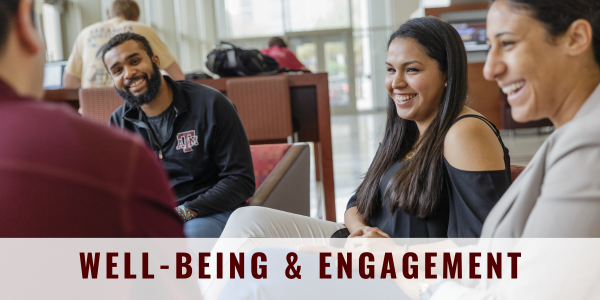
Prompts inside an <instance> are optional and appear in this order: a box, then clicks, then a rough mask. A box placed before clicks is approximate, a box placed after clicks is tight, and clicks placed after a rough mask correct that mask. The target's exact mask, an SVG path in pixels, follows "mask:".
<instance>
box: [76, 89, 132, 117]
mask: <svg viewBox="0 0 600 300" xmlns="http://www.w3.org/2000/svg"><path fill="white" fill-rule="evenodd" d="M123 103H124V102H123V99H121V97H119V94H117V92H116V91H115V88H114V87H104V88H91V89H80V90H79V106H80V107H81V114H82V115H83V117H84V118H87V119H90V120H94V121H96V122H99V123H102V124H104V125H108V121H109V120H110V115H111V114H112V113H113V112H114V111H115V110H116V109H117V108H119V106H121V105H122V104H123Z"/></svg>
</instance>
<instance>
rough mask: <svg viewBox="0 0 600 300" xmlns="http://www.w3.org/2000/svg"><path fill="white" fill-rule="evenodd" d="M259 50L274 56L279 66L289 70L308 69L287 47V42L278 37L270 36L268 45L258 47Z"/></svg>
mask: <svg viewBox="0 0 600 300" xmlns="http://www.w3.org/2000/svg"><path fill="white" fill-rule="evenodd" d="M260 52H261V53H262V54H266V55H268V56H270V57H272V58H274V59H275V60H276V61H277V63H279V68H287V69H289V70H290V71H310V70H309V69H307V68H306V67H305V66H304V65H303V64H302V63H301V62H300V61H299V60H298V58H297V57H296V55H294V52H292V51H291V50H290V49H288V46H287V44H286V43H285V41H284V40H283V39H282V38H280V37H272V38H271V39H270V40H269V47H268V48H264V49H260Z"/></svg>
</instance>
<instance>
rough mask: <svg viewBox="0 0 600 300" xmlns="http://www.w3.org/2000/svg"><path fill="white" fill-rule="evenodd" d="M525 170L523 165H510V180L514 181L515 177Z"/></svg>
mask: <svg viewBox="0 0 600 300" xmlns="http://www.w3.org/2000/svg"><path fill="white" fill-rule="evenodd" d="M523 170H525V167H523V166H519V165H510V182H515V179H517V177H518V176H519V175H520V174H521V172H523Z"/></svg>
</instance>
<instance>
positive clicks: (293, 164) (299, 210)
mask: <svg viewBox="0 0 600 300" xmlns="http://www.w3.org/2000/svg"><path fill="white" fill-rule="evenodd" d="M249 205H252V206H265V207H269V208H274V209H279V210H283V211H287V212H291V213H296V214H301V215H306V216H309V215H310V148H309V147H308V144H306V143H295V144H293V145H292V146H291V147H290V149H289V150H288V151H287V152H286V153H285V155H284V156H283V158H282V159H281V161H279V163H278V164H277V166H275V168H274V169H273V171H272V172H271V174H269V176H268V177H267V178H266V179H265V181H264V182H263V183H262V184H261V185H260V187H259V188H258V189H257V190H256V192H255V193H254V197H252V199H251V200H250V202H249Z"/></svg>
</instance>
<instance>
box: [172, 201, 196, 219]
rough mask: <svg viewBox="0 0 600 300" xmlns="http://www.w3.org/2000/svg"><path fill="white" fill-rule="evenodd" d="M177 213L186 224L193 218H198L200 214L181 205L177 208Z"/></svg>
mask: <svg viewBox="0 0 600 300" xmlns="http://www.w3.org/2000/svg"><path fill="white" fill-rule="evenodd" d="M175 211H176V212H177V214H178V215H179V217H180V218H181V220H182V221H183V222H184V223H185V222H187V221H189V220H191V219H193V218H196V217H198V213H197V212H195V211H193V210H191V209H189V208H187V207H185V206H184V205H179V206H177V207H175Z"/></svg>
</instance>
